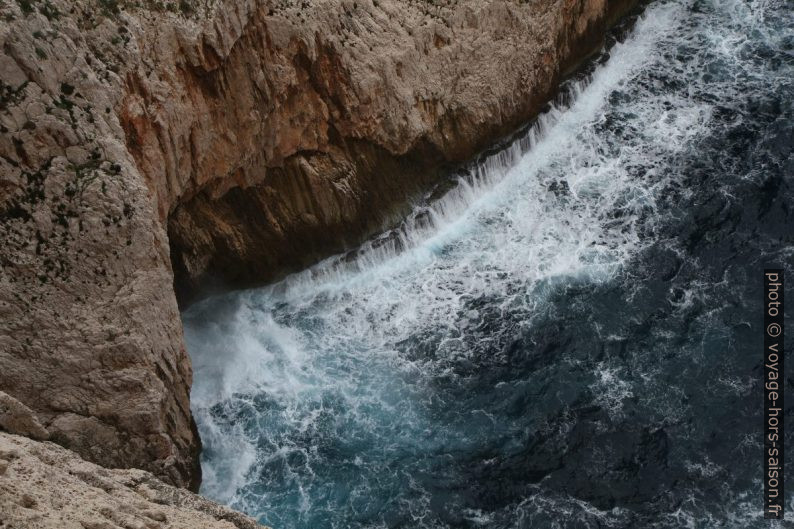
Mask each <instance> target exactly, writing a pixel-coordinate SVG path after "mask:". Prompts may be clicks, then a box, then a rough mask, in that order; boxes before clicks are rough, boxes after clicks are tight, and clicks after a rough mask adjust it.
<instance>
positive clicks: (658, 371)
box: [184, 0, 794, 529]
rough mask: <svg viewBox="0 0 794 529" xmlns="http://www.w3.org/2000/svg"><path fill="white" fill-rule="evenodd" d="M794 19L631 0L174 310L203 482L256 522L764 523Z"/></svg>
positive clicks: (282, 527)
mask: <svg viewBox="0 0 794 529" xmlns="http://www.w3.org/2000/svg"><path fill="white" fill-rule="evenodd" d="M792 28H794V24H792V14H791V7H790V5H789V4H786V3H784V2H780V1H741V0H723V1H715V0H708V1H695V2H692V1H685V0H672V1H665V2H654V3H652V4H650V5H649V6H648V7H647V8H646V9H645V11H644V13H643V15H642V16H641V17H640V18H639V19H638V20H637V21H636V23H635V24H634V25H633V26H632V29H631V30H630V31H629V32H628V33H627V34H625V35H623V36H622V37H621V39H620V42H617V43H615V44H614V45H612V46H611V47H610V48H609V50H608V51H605V52H604V54H603V55H602V56H601V57H599V59H598V60H596V61H595V62H594V63H593V65H592V67H591V68H590V69H589V70H588V71H587V72H586V73H583V74H582V75H581V76H579V77H578V78H576V79H573V80H571V81H570V82H569V83H568V84H567V85H566V87H565V88H564V90H563V94H562V96H561V97H560V100H559V101H558V102H557V104H556V105H555V106H554V107H553V108H552V109H551V110H550V111H549V112H547V113H545V114H544V115H543V116H541V117H540V118H539V119H538V122H537V123H535V124H534V125H533V126H531V127H530V128H529V129H528V130H527V131H526V132H525V133H524V134H523V135H522V136H521V137H520V138H518V139H516V140H515V141H514V142H513V143H512V144H511V145H509V146H507V147H506V148H504V149H503V150H501V151H499V152H498V153H496V154H493V155H491V156H489V157H487V158H484V159H482V160H480V161H478V162H477V163H474V164H472V165H471V166H470V167H467V168H465V170H462V171H461V172H460V174H457V175H451V176H450V179H451V181H452V182H453V183H454V185H452V186H451V189H450V190H449V191H448V192H447V193H446V194H445V195H444V196H443V197H441V198H440V199H437V200H431V199H429V198H428V200H427V201H425V202H422V203H418V204H417V205H416V208H415V210H414V213H413V214H412V215H410V216H409V217H408V218H406V219H405V221H404V223H403V224H402V225H401V226H400V227H398V228H397V229H395V230H393V231H390V232H388V233H384V234H383V235H381V236H379V237H376V238H374V239H373V240H371V241H369V242H367V243H366V244H364V245H362V247H361V248H359V249H357V250H356V251H354V252H351V253H349V254H347V255H344V256H335V257H332V258H330V259H328V260H326V261H324V262H322V263H320V264H318V265H316V266H315V267H313V268H311V269H309V270H306V271H304V272H301V273H299V274H295V275H293V276H290V277H289V278H287V279H285V280H284V281H282V282H280V283H278V284H275V285H271V286H268V287H264V288H260V289H254V290H249V291H245V292H237V293H232V294H227V295H224V296H218V297H214V298H211V299H208V300H205V301H203V302H201V303H199V304H197V305H195V306H193V307H192V308H191V309H190V310H189V311H188V312H186V313H185V314H184V323H185V335H186V340H187V344H188V349H189V351H190V354H191V357H192V359H193V364H194V370H195V383H194V388H193V394H192V402H193V411H194V414H195V416H196V419H197V422H198V425H199V430H200V433H201V437H202V440H203V442H204V453H203V455H202V468H203V472H204V483H203V486H202V493H203V494H205V495H207V496H209V497H212V498H215V499H218V500H219V501H222V502H225V503H227V504H230V505H232V506H234V507H235V508H238V509H242V510H244V511H246V512H248V513H250V514H251V515H253V516H255V517H258V518H259V519H261V520H262V522H263V523H266V524H268V525H271V526H273V527H275V528H278V529H287V528H313V529H314V528H317V529H320V528H353V527H360V528H363V527H368V528H376V527H378V528H380V527H383V528H386V527H405V528H425V527H426V528H430V527H432V528H447V527H448V528H452V527H461V528H463V527H465V528H469V527H488V528H507V527H520V528H525V527H751V526H758V527H761V524H762V523H764V522H762V521H760V520H759V516H760V513H761V507H762V502H761V497H760V475H761V468H760V453H761V444H760V443H761V437H760V436H761V430H760V424H761V405H760V403H761V402H762V401H761V393H760V391H761V386H760V384H759V380H760V368H761V353H760V349H758V347H759V346H758V344H759V343H760V342H759V340H760V337H761V334H760V332H761V331H760V329H759V325H760V321H759V320H758V318H757V315H760V300H761V295H760V288H761V283H760V281H761V271H762V269H763V265H764V264H765V263H777V264H780V265H782V266H784V267H786V268H787V269H788V270H790V269H791V265H792V255H793V254H794V242H793V241H792V233H794V230H792V228H794V222H793V221H792V217H791V215H790V204H792V203H793V202H792V198H794V196H793V193H792V189H791V183H792V175H794V171H792V169H794V158H793V157H792V152H791V151H792V144H794V141H792V140H794V131H792V127H793V126H794V119H792V118H794V110H793V109H792V100H794V86H793V85H794V77H792V73H793V72H794V55H793V54H794V32H793V31H792ZM429 196H435V195H434V194H432V193H431V195H429ZM764 526H765V525H764Z"/></svg>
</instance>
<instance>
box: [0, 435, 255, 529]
mask: <svg viewBox="0 0 794 529" xmlns="http://www.w3.org/2000/svg"><path fill="white" fill-rule="evenodd" d="M0 527H8V528H11V529H28V528H37V529H48V528H53V529H118V528H141V529H266V528H263V526H261V525H259V524H257V523H256V522H255V521H254V520H252V519H251V518H248V517H247V516H244V515H242V514H240V513H237V512H234V511H232V510H231V509H228V508H226V507H223V506H221V505H218V504H216V503H214V502H212V501H209V500H207V499H204V498H202V497H201V496H197V495H196V494H193V493H191V492H188V491H186V490H184V489H180V488H176V487H173V486H171V485H167V484H165V483H163V482H162V481H160V480H158V479H157V478H155V477H154V476H153V475H152V474H151V473H149V472H146V471H143V470H136V469H130V470H110V469H106V468H102V467H100V466H97V465H94V464H93V463H89V462H87V461H84V460H83V459H80V458H79V457H78V456H77V455H76V454H74V453H73V452H71V451H69V450H66V449H64V448H61V447H60V446H58V445H55V444H53V443H49V442H36V441H32V440H30V439H27V438H25V437H19V436H15V435H10V434H7V433H2V432H0Z"/></svg>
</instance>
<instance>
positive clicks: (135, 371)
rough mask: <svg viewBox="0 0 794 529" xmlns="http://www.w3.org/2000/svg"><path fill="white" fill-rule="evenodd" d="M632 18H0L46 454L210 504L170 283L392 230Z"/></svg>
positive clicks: (544, 10)
mask: <svg viewBox="0 0 794 529" xmlns="http://www.w3.org/2000/svg"><path fill="white" fill-rule="evenodd" d="M628 4H629V0H520V1H519V0H459V1H442V0H435V1H429V0H428V1H419V0H404V1H398V0H325V1H322V2H308V1H302V2H297V1H292V0H202V1H186V0H182V1H179V2H175V1H157V0H137V1H134V0H0V50H2V51H0V247H2V250H0V262H1V263H2V270H1V271H0V390H2V391H4V392H5V393H7V394H8V395H10V396H11V398H13V399H14V401H15V402H17V403H18V404H21V405H23V406H25V407H26V408H29V409H31V410H32V411H33V413H34V415H35V419H36V424H38V428H41V430H39V429H35V428H36V427H35V426H31V428H34V429H35V431H36V432H38V434H39V436H45V437H47V438H49V439H50V440H52V441H55V442H57V443H59V444H62V445H64V446H66V447H68V448H71V449H73V450H74V451H76V452H77V453H79V454H80V455H81V456H82V457H84V458H86V459H88V460H90V461H94V462H96V463H99V464H101V465H104V466H109V467H116V466H120V467H138V468H143V469H146V470H149V471H151V472H153V473H155V474H156V475H157V476H159V477H160V478H162V479H164V480H166V481H168V482H169V483H173V484H176V485H182V486H190V487H193V488H195V487H196V486H197V484H198V481H199V479H200V475H199V467H198V459H197V458H198V453H199V449H200V442H199V439H198V436H197V434H196V430H195V427H194V425H193V422H192V418H191V414H190V407H189V389H190V384H191V369H190V362H189V359H188V357H187V355H186V352H185V348H184V345H183V342H182V334H181V332H182V331H181V324H180V320H179V313H178V309H177V303H176V297H175V294H174V284H175V282H176V285H177V287H178V290H179V292H180V294H181V295H182V297H183V298H184V299H187V298H189V296H190V295H191V294H192V293H194V292H195V291H196V289H197V287H198V286H199V285H201V284H203V283H205V282H207V281H208V280H210V279H212V278H214V279H217V280H220V281H222V282H224V283H225V284H227V285H239V284H247V283H250V282H253V281H263V280H268V279H272V278H274V277H277V276H278V275H279V274H282V273H284V272H286V271H289V270H291V269H294V268H297V267H300V266H304V265H306V264H309V263H310V262H312V261H314V260H316V259H318V258H319V257H321V256H324V255H327V254H328V253H330V252H334V251H338V250H340V249H342V248H344V247H346V246H349V245H352V244H354V243H356V242H357V241H359V240H360V239H362V238H363V237H365V236H366V235H367V234H369V233H371V232H373V231H376V230H379V229H381V228H382V227H384V226H385V225H388V224H389V222H391V221H392V220H393V219H394V217H395V215H397V214H399V212H400V210H401V208H403V207H404V206H405V204H406V203H407V201H408V200H409V199H410V198H411V197H413V196H415V195H416V194H417V193H419V192H421V191H422V190H423V189H426V187H427V186H428V185H429V184H430V183H432V182H433V181H434V180H435V179H436V178H437V177H438V174H439V172H440V171H443V170H444V169H445V168H446V167H449V166H450V164H455V163H458V162H460V161H462V160H466V159H467V158H468V157H470V156H472V155H473V154H475V153H476V152H477V151H478V150H480V149H482V148H483V147H484V146H486V145H488V143H489V142H492V141H494V140H495V139H497V138H499V137H500V136H502V135H504V134H506V133H509V132H510V131H511V130H513V129H514V128H515V127H517V126H518V125H520V124H521V123H523V122H525V121H526V120H528V119H530V118H531V117H532V116H533V115H534V114H536V113H537V111H538V110H539V109H540V108H541V106H542V105H543V104H544V102H545V101H546V100H547V99H548V97H549V96H550V95H552V94H553V92H554V90H555V87H556V85H557V83H558V82H559V80H560V79H561V76H562V75H563V74H564V72H565V70H567V69H568V68H570V67H571V66H572V65H574V64H575V63H576V62H577V61H578V60H580V59H581V58H582V57H584V56H585V55H586V54H587V53H589V51H591V50H592V49H593V48H594V47H595V46H597V45H598V43H599V42H600V39H601V38H602V36H603V34H604V32H605V29H606V27H607V26H608V24H609V23H610V22H611V21H613V20H614V19H615V17H617V16H618V15H619V14H621V13H622V12H623V11H624V10H625V9H626V8H627V7H628ZM172 270H173V272H172ZM174 276H176V279H175V278H174ZM14 406H16V404H15V405H14ZM0 426H2V425H0Z"/></svg>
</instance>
